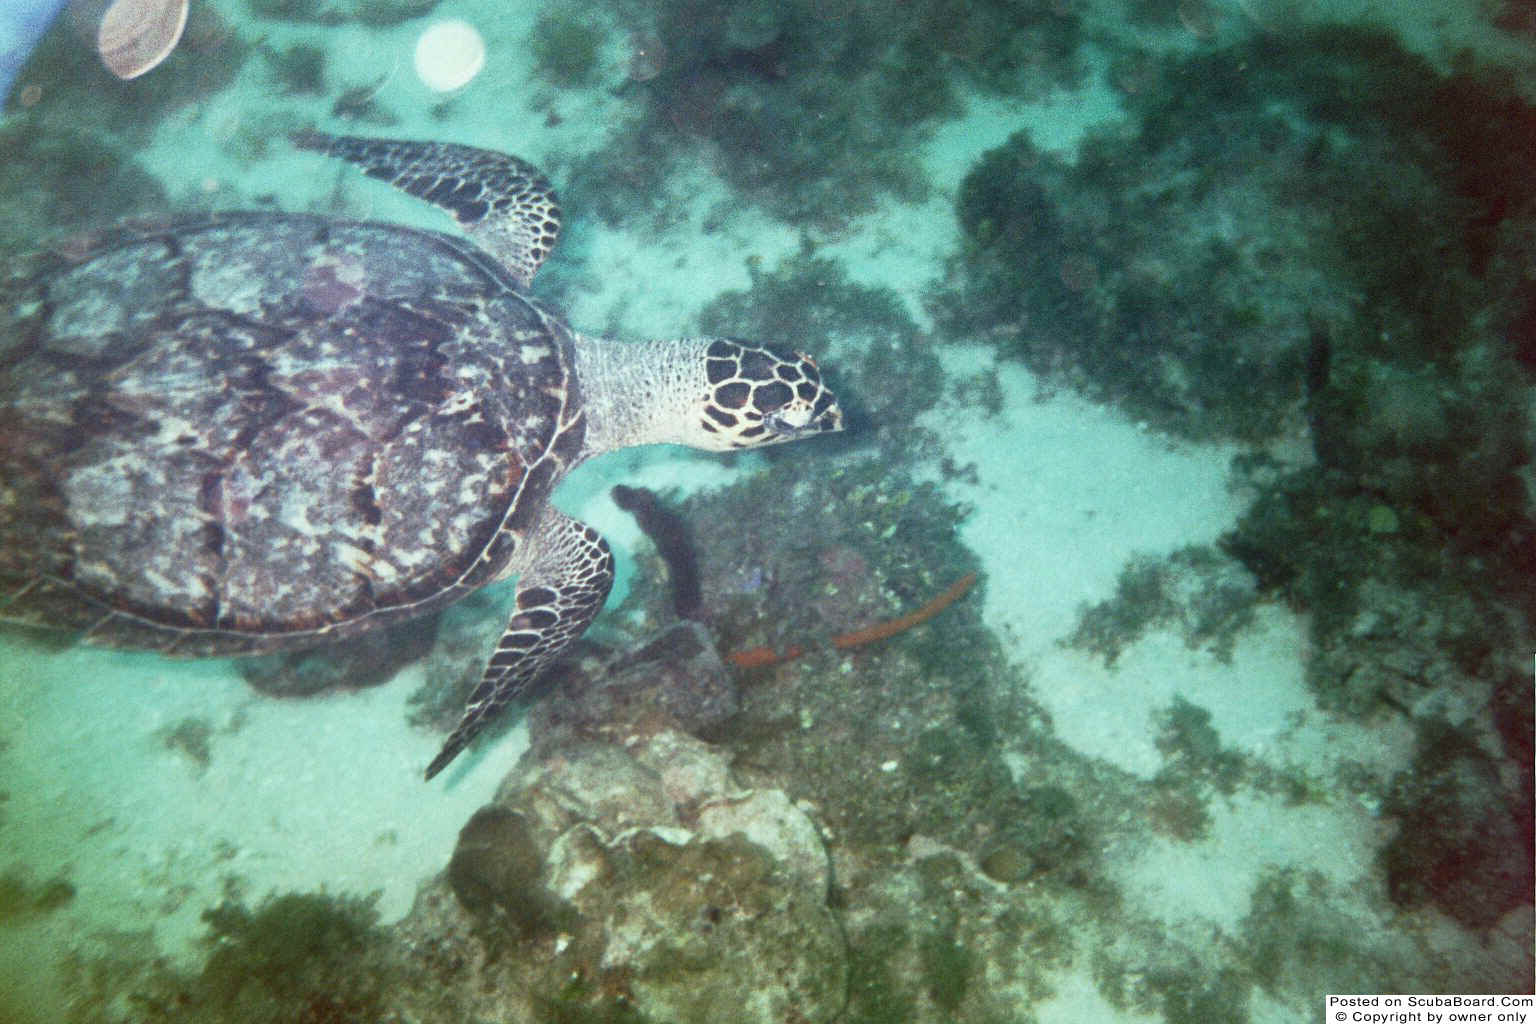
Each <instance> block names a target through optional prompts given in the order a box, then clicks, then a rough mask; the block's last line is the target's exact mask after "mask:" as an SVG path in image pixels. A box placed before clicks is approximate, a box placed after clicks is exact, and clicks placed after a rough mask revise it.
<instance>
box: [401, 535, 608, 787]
mask: <svg viewBox="0 0 1536 1024" xmlns="http://www.w3.org/2000/svg"><path fill="white" fill-rule="evenodd" d="M529 550H530V552H531V553H532V564H531V565H529V567H528V568H527V569H526V570H525V571H524V572H523V574H522V577H521V578H520V579H519V580H518V581H517V601H516V610H515V611H514V612H513V613H512V618H511V620H510V621H509V622H508V623H507V629H506V632H504V633H503V634H502V635H501V639H500V640H499V641H497V643H496V652H495V653H494V654H492V655H491V660H490V663H489V664H487V665H486V667H485V675H484V676H483V677H481V680H480V685H479V686H476V687H475V689H474V692H473V693H471V694H470V695H469V702H468V703H467V704H466V705H465V706H464V717H462V718H460V719H459V724H458V725H457V726H456V727H455V728H454V730H453V733H452V735H450V736H449V737H448V742H446V743H444V744H443V749H442V750H441V751H439V752H438V755H437V756H436V757H434V758H433V759H432V763H431V764H429V765H427V778H428V779H431V778H432V777H433V776H434V775H436V774H437V773H438V772H440V771H442V770H443V769H444V768H446V767H447V766H448V763H449V762H450V761H452V760H453V759H454V758H455V757H457V756H458V755H459V752H460V751H462V750H463V749H464V748H465V747H466V746H468V745H469V741H470V740H472V739H474V738H475V735H476V734H477V733H479V732H480V730H481V729H483V728H484V727H485V725H486V723H487V722H489V721H490V720H491V718H492V717H494V716H495V715H496V713H497V712H499V711H500V710H501V709H502V708H504V707H506V706H507V705H508V704H510V703H511V702H512V701H514V700H516V699H517V697H518V696H519V695H520V694H522V692H523V691H524V690H526V689H527V688H528V685H529V684H530V683H532V682H533V681H534V680H535V679H536V678H538V676H539V674H540V673H541V672H543V671H544V670H545V669H546V668H548V667H549V666H550V665H551V664H553V662H554V661H555V659H556V658H558V657H559V656H560V655H561V654H562V653H563V652H564V651H565V649H566V648H567V647H569V646H570V645H571V643H572V642H573V641H574V640H575V639H576V638H577V637H579V636H581V634H582V633H584V632H586V629H587V626H589V625H590V624H591V622H592V620H593V619H594V618H596V617H597V613H598V612H599V611H600V610H601V609H602V607H603V602H604V601H605V600H607V598H608V589H609V588H610V587H611V586H613V554H612V553H611V552H610V551H609V550H608V542H607V541H605V540H603V538H602V536H601V535H600V534H598V532H597V531H596V530H594V529H592V527H590V526H587V525H586V524H585V523H580V522H577V521H576V520H574V519H572V518H570V517H569V516H567V515H565V514H563V513H561V512H558V511H556V510H555V509H554V508H548V509H546V510H545V512H544V515H543V517H542V519H541V521H540V523H539V526H538V528H537V530H536V531H535V532H534V534H533V536H532V538H531V545H530V549H529Z"/></svg>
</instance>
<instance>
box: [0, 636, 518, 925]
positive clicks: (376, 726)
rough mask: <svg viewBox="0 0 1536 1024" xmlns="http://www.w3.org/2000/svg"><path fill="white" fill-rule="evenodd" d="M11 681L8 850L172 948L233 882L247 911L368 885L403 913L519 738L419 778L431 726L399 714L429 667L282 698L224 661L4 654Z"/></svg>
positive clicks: (71, 911)
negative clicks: (200, 753) (197, 754)
mask: <svg viewBox="0 0 1536 1024" xmlns="http://www.w3.org/2000/svg"><path fill="white" fill-rule="evenodd" d="M0 678H3V679H4V683H3V688H0V700H3V722H4V724H3V733H0V735H3V736H4V737H5V740H6V741H7V746H6V747H5V749H4V751H3V753H0V761H3V763H4V765H5V769H4V770H5V774H6V777H7V780H8V789H9V792H10V800H9V802H8V803H7V805H6V825H7V843H8V853H9V855H10V857H11V858H13V859H15V860H17V861H20V862H23V863H25V864H26V865H28V868H29V870H30V871H31V873H32V874H33V875H34V879H35V880H37V881H41V880H44V879H46V878H51V877H54V876H55V875H57V874H62V875H63V876H64V877H66V878H68V879H70V880H71V881H72V882H73V883H74V885H75V886H76V888H77V890H78V896H77V898H76V900H75V901H74V902H73V903H72V904H71V905H70V907H69V908H68V910H67V911H65V913H67V914H68V915H70V916H71V917H72V918H76V919H78V924H79V926H80V929H83V930H84V931H87V932H88V931H90V930H94V929H99V928H120V929H130V928H131V929H142V928H144V927H146V926H151V927H154V928H155V930H156V933H157V936H158V937H159V939H160V940H161V942H162V945H163V946H164V947H165V948H166V949H167V951H170V952H173V953H175V952H185V950H186V943H187V940H189V939H190V938H191V937H192V936H194V935H197V934H200V932H201V930H202V926H201V923H200V921H199V915H200V914H201V912H202V911H203V910H204V909H205V908H207V907H210V906H214V905H217V904H218V903H219V902H220V901H221V900H222V899H223V898H224V897H225V892H224V883H225V880H226V879H234V880H237V882H238V888H237V889H236V891H237V892H239V893H240V894H241V895H243V896H244V897H245V898H247V899H249V900H251V901H253V902H254V901H259V900H260V899H262V898H264V897H266V896H267V895H268V894H270V893H272V892H278V891H288V890H315V889H320V888H325V889H327V890H329V891H331V892H335V893H343V892H345V893H354V894H358V895H364V894H367V893H369V892H372V891H374V890H376V889H377V890H381V896H380V900H379V904H378V905H379V910H380V911H381V913H382V915H383V917H384V918H385V919H386V920H392V919H395V918H398V917H400V916H402V915H403V914H404V913H405V911H406V910H407V909H409V907H410V903H411V900H412V899H413V897H414V895H415V889H416V885H417V883H418V882H419V881H420V880H421V879H423V878H426V877H428V876H430V875H432V874H434V873H436V872H437V871H439V870H441V869H442V868H443V867H445V866H446V864H447V862H448V857H449V855H450V854H451V852H452V849H453V844H454V841H455V839H456V838H457V835H458V829H459V826H460V825H462V824H463V823H464V821H466V820H467V819H468V817H469V815H470V814H471V813H473V811H474V809H475V808H477V807H478V806H480V805H481V804H482V803H484V802H486V801H487V800H488V799H489V798H490V796H491V795H492V793H493V792H494V790H495V787H496V785H497V783H498V782H499V781H500V779H501V778H502V776H503V775H504V774H505V773H506V772H507V771H508V770H509V769H510V768H511V766H512V764H513V763H514V762H515V760H516V758H517V756H518V754H519V753H520V752H521V749H522V746H523V744H522V743H521V742H519V738H518V737H516V736H511V737H508V738H507V739H505V740H503V741H502V742H500V743H495V744H486V745H484V746H482V747H481V748H479V749H477V750H476V751H475V752H474V753H473V754H472V755H471V756H468V757H466V758H461V762H462V763H456V764H455V765H454V767H453V769H451V770H450V771H449V772H448V773H446V774H445V776H444V777H443V778H442V779H439V780H438V781H436V782H434V783H431V784H428V783H424V782H423V781H422V779H421V772H422V770H423V768H424V767H425V765H426V763H427V761H428V760H429V759H430V758H431V756H432V755H433V754H434V753H435V752H436V750H437V747H438V745H439V743H440V737H437V736H434V735H429V734H427V733H425V732H421V731H416V730H412V729H411V728H410V727H409V726H408V725H407V723H406V720H405V718H406V714H407V713H408V708H407V706H406V698H407V697H408V696H409V695H410V694H411V693H412V692H413V691H414V690H415V689H416V688H417V687H418V686H419V685H420V682H421V677H420V672H419V669H413V670H410V671H407V672H404V673H401V675H400V676H399V677H397V678H396V679H395V680H393V681H392V682H390V683H389V684H387V685H384V686H380V687H375V688H371V689H368V690H363V691H359V692H356V693H340V694H332V695H329V696H324V697H318V698H311V699H292V700H278V699H273V698H268V697H264V696H262V695H260V694H257V693H256V692H255V691H253V690H251V689H250V688H249V687H248V686H246V684H245V683H244V682H243V681H242V680H240V679H239V678H238V677H236V676H235V675H234V673H233V672H232V671H231V669H230V667H229V665H228V663H227V662H217V661H201V662H170V661H166V660H164V659H161V658H158V657H155V656H152V655H131V656H130V655H123V654H121V653H115V652H104V651H96V650H87V649H72V650H69V651H65V652H63V653H59V654H54V655H49V656H39V655H37V654H36V653H35V652H32V651H29V650H28V649H25V648H15V647H5V648H0ZM189 720H192V721H197V722H200V723H203V724H205V725H206V726H207V727H208V729H209V735H208V761H207V765H206V767H205V768H204V767H201V766H200V765H199V764H198V763H197V761H196V760H195V759H194V758H193V757H192V756H189V755H188V754H187V753H186V752H185V751H184V750H182V749H177V748H173V747H168V746H167V743H166V736H167V735H168V733H169V732H170V731H171V730H173V729H174V728H175V727H176V726H177V725H178V723H183V722H187V721H189Z"/></svg>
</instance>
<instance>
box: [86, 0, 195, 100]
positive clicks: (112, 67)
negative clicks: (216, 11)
mask: <svg viewBox="0 0 1536 1024" xmlns="http://www.w3.org/2000/svg"><path fill="white" fill-rule="evenodd" d="M187 2H188V0H116V2H115V3H113V4H112V6H110V7H108V8H107V13H106V14H104V15H102V17H101V25H100V26H99V27H98V28H97V30H96V52H97V53H98V54H99V55H100V56H101V62H102V63H103V64H105V65H106V66H107V70H108V71H110V72H112V73H113V74H114V75H116V76H117V77H118V78H122V79H125V80H126V79H130V78H138V77H139V76H140V75H142V74H144V73H145V72H146V71H149V70H151V69H152V68H154V67H156V66H158V65H159V63H160V62H161V61H163V60H165V58H167V57H169V56H170V55H171V51H172V50H174V49H176V44H177V43H178V42H179V41H180V40H181V33H182V30H183V29H185V28H186V27H187Z"/></svg>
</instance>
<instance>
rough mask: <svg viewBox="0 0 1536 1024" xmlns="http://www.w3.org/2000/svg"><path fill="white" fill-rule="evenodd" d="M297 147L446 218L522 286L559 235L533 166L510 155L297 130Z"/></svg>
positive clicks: (548, 190) (551, 192)
mask: <svg viewBox="0 0 1536 1024" xmlns="http://www.w3.org/2000/svg"><path fill="white" fill-rule="evenodd" d="M293 144H294V145H295V146H298V147H299V148H300V149H308V150H313V151H314V152H317V153H325V154H326V155H327V156H334V157H340V158H341V159H343V160H345V161H347V162H348V163H352V164H356V165H357V166H358V167H361V168H362V169H363V173H364V174H366V175H368V177H370V178H378V179H380V180H382V181H387V182H389V183H390V184H391V185H393V186H395V187H396V188H398V189H400V190H401V191H402V192H406V193H409V194H410V195H413V196H415V197H416V198H417V199H425V200H426V201H427V202H429V203H432V204H433V205H434V206H439V207H441V208H442V209H444V210H447V211H448V212H449V213H451V214H453V217H454V219H455V220H457V221H458V222H459V224H460V225H462V226H463V228H464V230H465V231H466V232H468V233H469V235H470V236H471V237H472V238H474V240H475V241H477V242H479V243H480V244H481V245H484V246H485V247H486V249H488V250H489V251H490V253H491V255H493V256H495V257H496V260H497V262H499V263H500V264H501V265H502V267H503V268H504V269H505V270H506V271H507V273H509V274H511V275H512V277H513V278H514V279H516V281H517V283H518V285H519V286H521V287H524V288H526V287H527V286H528V282H529V281H531V280H533V275H534V274H535V273H536V272H537V271H538V269H539V266H540V264H542V263H543V262H544V260H545V259H547V258H548V257H549V253H550V250H551V249H553V248H554V247H555V239H556V238H557V237H559V234H560V202H559V200H558V199H556V198H555V189H554V186H552V185H550V183H549V179H547V178H545V177H544V175H542V174H540V173H539V170H538V168H536V167H534V166H533V165H532V164H529V163H527V162H525V161H522V160H519V159H518V158H517V157H515V156H508V155H507V154H505V153H497V152H495V151H493V150H489V149H477V148H476V147H474V146H461V145H458V144H456V143H451V142H413V141H410V140H406V139H367V138H362V137H360V136H356V135H326V134H325V133H323V132H302V133H300V134H298V135H295V136H294V137H293Z"/></svg>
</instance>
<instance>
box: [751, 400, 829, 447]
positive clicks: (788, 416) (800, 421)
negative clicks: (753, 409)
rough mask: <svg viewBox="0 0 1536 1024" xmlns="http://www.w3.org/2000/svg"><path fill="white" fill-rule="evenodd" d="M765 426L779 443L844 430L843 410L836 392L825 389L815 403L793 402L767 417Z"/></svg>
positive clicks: (764, 421)
mask: <svg viewBox="0 0 1536 1024" xmlns="http://www.w3.org/2000/svg"><path fill="white" fill-rule="evenodd" d="M763 425H764V426H765V427H767V428H768V430H769V431H770V432H771V433H772V434H773V436H774V439H775V440H779V441H794V440H797V439H799V438H802V437H814V436H815V435H817V434H830V433H833V432H835V431H839V430H842V429H843V410H842V409H841V408H839V406H838V404H837V399H836V398H835V397H833V395H832V392H830V391H828V390H827V389H826V388H822V389H821V394H820V395H819V396H818V397H817V399H816V402H815V403H814V404H812V403H808V402H800V401H795V402H790V403H789V404H788V405H785V406H782V407H781V408H778V409H775V410H774V411H773V412H771V413H769V414H768V415H766V416H764V417H763Z"/></svg>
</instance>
